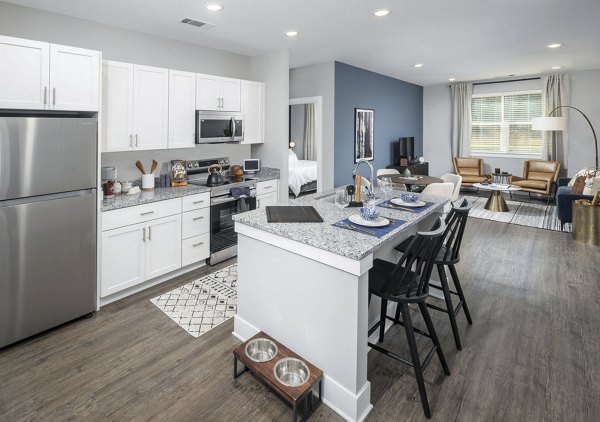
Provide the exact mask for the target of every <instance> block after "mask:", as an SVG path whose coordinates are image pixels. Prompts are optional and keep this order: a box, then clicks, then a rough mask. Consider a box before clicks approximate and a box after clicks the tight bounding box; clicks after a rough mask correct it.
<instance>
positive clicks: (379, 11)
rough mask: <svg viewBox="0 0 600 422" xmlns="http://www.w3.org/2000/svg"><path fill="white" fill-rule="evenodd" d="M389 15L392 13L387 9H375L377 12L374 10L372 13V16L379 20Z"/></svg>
mask: <svg viewBox="0 0 600 422" xmlns="http://www.w3.org/2000/svg"><path fill="white" fill-rule="evenodd" d="M390 13H392V12H391V11H390V10H389V9H377V10H375V11H374V12H373V14H374V15H375V16H377V17H378V18H381V17H383V16H387V15H389V14H390Z"/></svg>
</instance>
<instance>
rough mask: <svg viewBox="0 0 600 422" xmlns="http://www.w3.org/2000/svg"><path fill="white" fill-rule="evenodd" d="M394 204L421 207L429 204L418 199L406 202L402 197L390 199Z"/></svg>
mask: <svg viewBox="0 0 600 422" xmlns="http://www.w3.org/2000/svg"><path fill="white" fill-rule="evenodd" d="M390 202H391V203H392V204H396V205H400V206H402V207H408V208H419V207H422V206H423V205H427V202H425V201H421V200H420V199H418V200H417V201H416V202H404V201H403V200H402V199H401V198H394V199H392V200H391V201H390Z"/></svg>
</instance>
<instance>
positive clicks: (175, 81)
mask: <svg viewBox="0 0 600 422" xmlns="http://www.w3.org/2000/svg"><path fill="white" fill-rule="evenodd" d="M195 126H196V74H194V73H189V72H180V71H178V70H169V148H194V146H195V131H196V128H195Z"/></svg>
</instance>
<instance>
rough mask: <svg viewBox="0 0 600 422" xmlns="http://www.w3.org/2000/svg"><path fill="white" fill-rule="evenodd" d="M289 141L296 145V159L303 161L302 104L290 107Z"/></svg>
mask: <svg viewBox="0 0 600 422" xmlns="http://www.w3.org/2000/svg"><path fill="white" fill-rule="evenodd" d="M290 140H291V141H294V142H295V143H296V146H295V147H294V152H295V153H296V156H297V157H298V159H299V160H304V104H294V105H292V106H290Z"/></svg>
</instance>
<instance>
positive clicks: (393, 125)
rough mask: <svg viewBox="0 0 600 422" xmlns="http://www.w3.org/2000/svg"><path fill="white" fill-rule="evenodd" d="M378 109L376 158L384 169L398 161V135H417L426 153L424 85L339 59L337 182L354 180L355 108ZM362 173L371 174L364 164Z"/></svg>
mask: <svg viewBox="0 0 600 422" xmlns="http://www.w3.org/2000/svg"><path fill="white" fill-rule="evenodd" d="M355 108H367V109H373V110H375V112H374V115H373V120H374V129H373V136H374V138H375V142H374V147H373V155H374V160H373V162H372V164H373V167H375V169H382V168H385V167H386V166H388V165H390V164H392V163H393V162H394V157H395V156H396V155H397V148H398V138H399V137H403V136H414V138H415V155H417V156H420V155H422V135H423V133H422V131H423V87H422V86H420V85H415V84H411V83H408V82H404V81H401V80H399V79H395V78H391V77H389V76H384V75H381V74H378V73H375V72H371V71H368V70H364V69H361V68H358V67H354V66H350V65H347V64H345V63H340V62H336V63H335V185H336V186H341V185H345V184H348V183H352V170H353V168H354V109H355ZM361 174H362V175H363V176H367V172H366V171H365V170H364V167H362V168H361Z"/></svg>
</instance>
